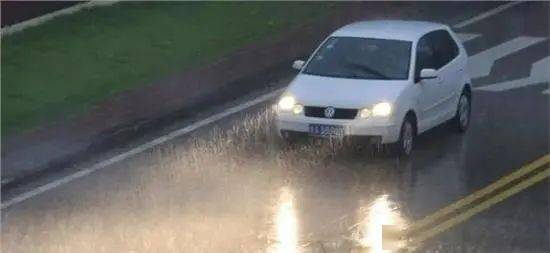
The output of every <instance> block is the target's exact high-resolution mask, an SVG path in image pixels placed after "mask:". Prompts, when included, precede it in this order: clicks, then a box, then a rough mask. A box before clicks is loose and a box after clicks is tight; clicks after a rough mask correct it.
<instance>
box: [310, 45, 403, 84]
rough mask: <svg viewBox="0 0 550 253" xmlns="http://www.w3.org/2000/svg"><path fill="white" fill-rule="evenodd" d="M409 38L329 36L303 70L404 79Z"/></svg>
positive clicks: (349, 76) (340, 74)
mask: <svg viewBox="0 0 550 253" xmlns="http://www.w3.org/2000/svg"><path fill="white" fill-rule="evenodd" d="M411 44H412V43H411V42H410V41H401V40H387V39H374V38H355V37H330V38H329V39H328V40H327V41H325V43H324V44H323V45H322V46H321V47H320V48H319V50H317V52H316V53H315V55H314V56H313V57H312V58H311V60H310V62H309V63H308V64H307V66H306V68H305V70H304V73H305V74H310V75H319V76H330V77H342V78H356V79H382V80H406V79H407V78H408V73H409V63H410V55H411V53H410V52H411Z"/></svg>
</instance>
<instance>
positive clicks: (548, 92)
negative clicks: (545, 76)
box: [541, 89, 550, 95]
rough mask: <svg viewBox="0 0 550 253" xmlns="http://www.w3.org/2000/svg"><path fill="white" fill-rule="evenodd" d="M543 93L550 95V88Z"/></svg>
mask: <svg viewBox="0 0 550 253" xmlns="http://www.w3.org/2000/svg"><path fill="white" fill-rule="evenodd" d="M541 94H545V95H550V89H547V90H545V91H543V92H542V93H541Z"/></svg>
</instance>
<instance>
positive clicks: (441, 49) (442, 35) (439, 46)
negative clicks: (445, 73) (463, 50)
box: [427, 30, 458, 69]
mask: <svg viewBox="0 0 550 253" xmlns="http://www.w3.org/2000/svg"><path fill="white" fill-rule="evenodd" d="M427 37H428V41H429V43H430V44H431V45H432V47H433V49H434V51H435V54H436V58H437V59H438V62H437V64H436V65H437V69H439V68H441V67H443V66H445V65H447V63H449V62H450V61H452V60H453V59H454V58H455V57H456V56H457V55H458V46H457V45H456V43H455V41H454V40H453V38H452V37H451V35H450V34H449V32H448V31H446V30H438V31H435V32H432V33H429V34H428V35H427Z"/></svg>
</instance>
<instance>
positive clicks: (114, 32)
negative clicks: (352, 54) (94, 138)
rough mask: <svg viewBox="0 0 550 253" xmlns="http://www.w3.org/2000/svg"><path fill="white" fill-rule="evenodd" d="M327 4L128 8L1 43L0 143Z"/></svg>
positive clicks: (321, 13)
mask: <svg viewBox="0 0 550 253" xmlns="http://www.w3.org/2000/svg"><path fill="white" fill-rule="evenodd" d="M334 8H335V5H334V4H333V3H326V2H323V3H289V2H277V3H274V2H233V3H220V2H159V3H150V2H149V3H147V2H127V3H119V4H115V5H114V6H111V7H103V8H97V9H92V10H85V11H82V12H79V13H77V14H74V15H70V16H65V17H60V18H58V19H54V20H53V21H51V22H48V23H46V24H44V25H41V26H38V27H35V28H30V29H28V30H25V31H24V32H21V33H16V34H13V35H9V36H6V37H4V38H2V51H1V52H2V55H1V64H2V72H1V84H2V135H5V134H6V133H14V132H16V133H17V132H21V131H25V130H29V129H31V128H33V127H34V126H38V125H40V124H43V123H45V122H47V121H50V120H52V119H58V118H60V117H71V116H75V115H81V114H82V113H85V112H86V111H87V110H89V108H90V107H91V106H93V105H94V104H97V103H98V102H99V101H102V100H104V99H106V98H108V97H110V96H112V95H113V94H116V93H119V92H121V91H124V90H128V89H132V88H135V87H138V86H142V85H147V84H150V83H151V82H152V81H154V80H157V79H159V78H162V77H163V76H165V75H167V74H169V73H171V72H174V71H182V70H186V69H190V68H193V67H197V66H200V65H203V64H206V63H208V62H211V61H213V60H215V59H218V58H220V57H222V56H223V55H225V54H227V53H229V52H231V51H234V50H236V49H238V48H241V47H243V46H246V45H247V44H250V43H252V42H255V41H260V40H264V39H267V38H270V37H274V36H277V34H278V33H280V32H282V31H284V30H286V29H288V28H291V27H296V26H299V25H303V24H306V23H311V22H316V21H318V20H319V19H322V18H324V17H326V16H327V15H328V14H329V13H330V12H331V11H333V10H334Z"/></svg>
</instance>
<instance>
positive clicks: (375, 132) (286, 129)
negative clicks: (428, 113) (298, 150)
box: [276, 114, 400, 144]
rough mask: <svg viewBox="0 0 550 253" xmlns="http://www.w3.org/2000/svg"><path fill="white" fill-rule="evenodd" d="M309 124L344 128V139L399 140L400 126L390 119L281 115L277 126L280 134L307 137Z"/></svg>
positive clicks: (387, 141) (385, 141) (382, 141)
mask: <svg viewBox="0 0 550 253" xmlns="http://www.w3.org/2000/svg"><path fill="white" fill-rule="evenodd" d="M309 124H325V125H338V126H343V128H344V137H350V136H359V137H372V138H370V139H377V140H379V142H380V143H382V144H386V143H394V142H396V141H397V140H398V139H399V131H400V127H399V126H400V124H394V123H393V122H392V119H391V118H388V119H377V118H368V119H352V120H339V119H325V118H314V117H306V116H303V115H291V114H279V115H277V119H276V125H277V130H278V133H279V134H283V133H291V134H293V135H300V133H301V134H302V135H307V134H308V132H309Z"/></svg>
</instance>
